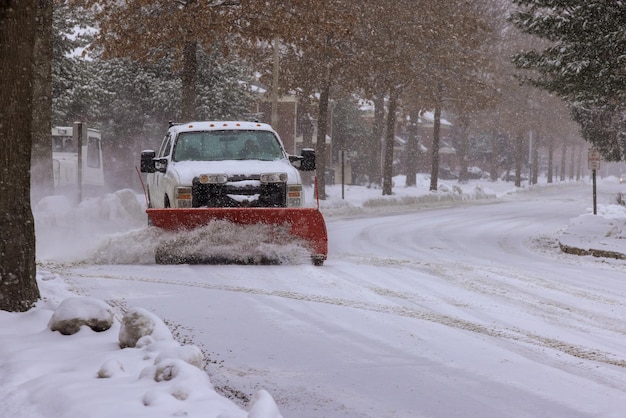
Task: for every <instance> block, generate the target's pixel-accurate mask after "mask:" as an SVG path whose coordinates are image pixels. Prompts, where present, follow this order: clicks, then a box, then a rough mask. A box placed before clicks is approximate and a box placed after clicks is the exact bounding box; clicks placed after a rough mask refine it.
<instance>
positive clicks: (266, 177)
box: [260, 173, 287, 183]
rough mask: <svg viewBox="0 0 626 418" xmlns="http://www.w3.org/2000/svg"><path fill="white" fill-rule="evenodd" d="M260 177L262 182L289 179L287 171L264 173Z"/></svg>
mask: <svg viewBox="0 0 626 418" xmlns="http://www.w3.org/2000/svg"><path fill="white" fill-rule="evenodd" d="M260 177H261V178H260V180H261V183H284V182H286V181H287V173H263V174H261V176H260Z"/></svg>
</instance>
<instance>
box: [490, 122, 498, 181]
mask: <svg viewBox="0 0 626 418" xmlns="http://www.w3.org/2000/svg"><path fill="white" fill-rule="evenodd" d="M498 158H499V154H498V133H497V132H495V131H494V133H493V136H492V137H491V161H490V167H489V171H490V176H491V181H497V180H498Z"/></svg>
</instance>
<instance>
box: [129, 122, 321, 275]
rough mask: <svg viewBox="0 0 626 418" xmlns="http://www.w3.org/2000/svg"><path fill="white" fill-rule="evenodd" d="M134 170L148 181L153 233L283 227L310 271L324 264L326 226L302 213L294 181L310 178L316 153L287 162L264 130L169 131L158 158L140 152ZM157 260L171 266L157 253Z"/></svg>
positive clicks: (202, 127) (205, 127) (202, 126)
mask: <svg viewBox="0 0 626 418" xmlns="http://www.w3.org/2000/svg"><path fill="white" fill-rule="evenodd" d="M140 170H141V172H143V173H147V175H146V190H145V192H146V196H147V205H148V207H147V209H146V212H147V215H148V221H149V223H150V224H151V225H154V226H156V227H159V228H162V229H165V230H171V231H181V230H183V231H184V230H191V229H194V228H198V227H202V226H204V225H208V224H209V223H210V222H212V221H228V222H232V223H234V224H238V225H253V224H259V223H261V224H267V225H270V226H278V227H285V228H287V229H288V231H289V232H288V233H289V234H290V235H291V236H293V237H295V238H297V239H300V240H302V241H303V242H305V243H306V246H307V248H308V249H309V250H310V254H311V260H312V262H313V264H314V265H317V266H321V265H323V263H324V261H325V260H326V257H327V253H328V238H327V232H326V223H325V221H324V218H323V216H322V214H321V213H320V211H319V207H315V208H314V207H307V206H306V205H305V195H304V190H303V185H302V180H301V176H300V173H299V171H313V170H315V152H314V150H312V149H303V150H302V153H301V155H289V154H287V152H286V151H285V148H284V146H283V144H282V142H281V140H280V138H279V136H278V134H277V133H276V132H275V131H274V130H273V129H272V127H271V126H270V125H268V124H264V123H258V122H246V121H213V122H211V121H203V122H189V123H184V124H172V123H170V128H169V130H168V131H167V134H166V135H165V138H163V141H162V143H161V147H160V148H159V150H158V151H154V150H145V151H142V153H141V165H140ZM318 206H319V205H318ZM155 257H156V262H157V263H159V264H164V263H168V262H169V261H168V257H167V254H166V253H164V252H163V251H157V254H156V256H155Z"/></svg>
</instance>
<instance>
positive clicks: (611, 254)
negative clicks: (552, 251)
mask: <svg viewBox="0 0 626 418" xmlns="http://www.w3.org/2000/svg"><path fill="white" fill-rule="evenodd" d="M559 247H560V248H561V251H563V252H564V253H567V254H574V255H592V256H594V257H605V258H615V259H618V260H626V254H622V253H619V252H616V251H607V250H597V249H594V248H590V249H588V250H583V249H582V248H576V247H572V246H569V245H565V244H563V243H562V242H560V241H559Z"/></svg>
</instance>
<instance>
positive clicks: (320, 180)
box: [315, 82, 330, 200]
mask: <svg viewBox="0 0 626 418" xmlns="http://www.w3.org/2000/svg"><path fill="white" fill-rule="evenodd" d="M329 100H330V83H329V82H326V83H325V84H324V86H323V87H322V90H321V91H320V103H319V114H318V117H317V143H316V147H315V148H316V149H315V155H316V173H317V192H318V195H319V198H320V199H322V200H324V199H326V176H325V174H326V129H327V128H328V102H329Z"/></svg>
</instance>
